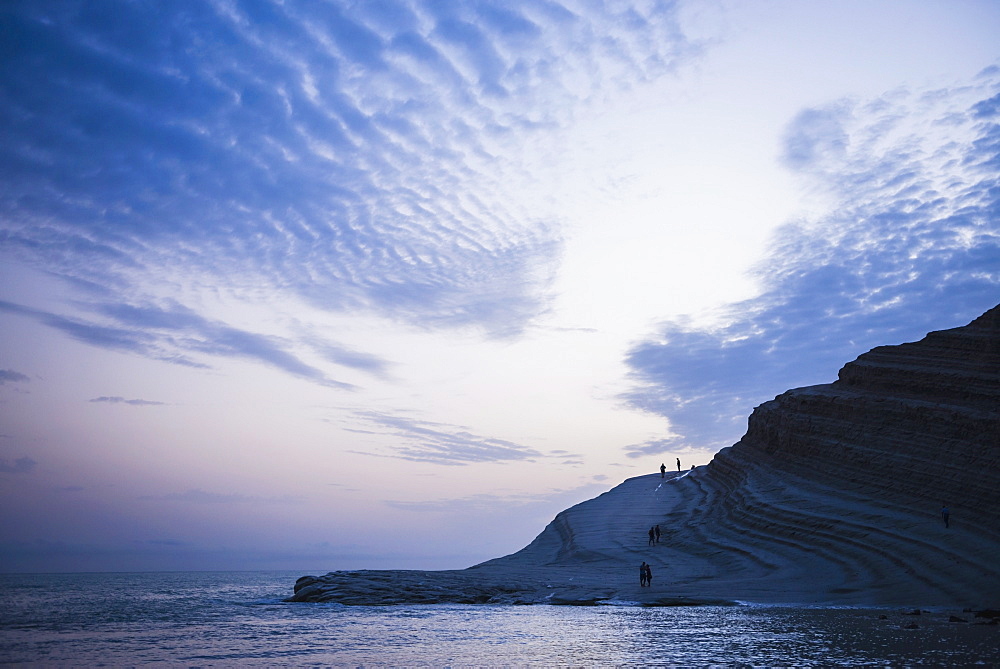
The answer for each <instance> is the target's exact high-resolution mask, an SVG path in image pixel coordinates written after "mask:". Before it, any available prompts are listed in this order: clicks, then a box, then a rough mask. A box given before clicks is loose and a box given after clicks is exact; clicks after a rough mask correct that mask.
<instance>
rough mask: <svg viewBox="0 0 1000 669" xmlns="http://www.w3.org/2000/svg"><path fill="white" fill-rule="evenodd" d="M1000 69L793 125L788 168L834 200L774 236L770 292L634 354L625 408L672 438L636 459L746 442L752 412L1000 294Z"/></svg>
mask: <svg viewBox="0 0 1000 669" xmlns="http://www.w3.org/2000/svg"><path fill="white" fill-rule="evenodd" d="M998 90H1000V76H998V73H997V72H996V70H995V68H994V70H993V71H992V72H984V73H983V74H982V75H980V77H978V78H977V79H976V80H975V81H974V82H973V83H971V84H968V85H963V86H956V87H955V88H952V89H947V90H939V91H925V92H907V91H894V92H892V93H889V94H887V95H885V96H883V97H882V98H879V99H876V100H872V101H870V102H867V103H865V102H857V101H854V102H850V101H842V102H839V103H835V104H833V105H829V106H827V107H824V108H822V109H819V110H808V111H806V112H803V113H802V114H799V115H798V116H797V117H796V118H795V119H793V120H792V122H791V124H790V127H789V130H788V133H787V140H786V147H785V156H786V160H787V162H788V164H789V166H790V167H791V168H793V169H794V170H796V172H797V173H798V174H799V175H800V176H801V177H802V178H803V179H806V180H807V182H808V183H811V184H812V185H813V187H814V188H815V190H816V192H823V193H824V194H825V197H829V198H831V199H832V201H833V202H835V206H833V208H832V209H831V210H830V211H829V212H828V213H827V214H825V215H823V216H822V217H819V218H818V219H816V220H813V221H799V222H791V223H789V224H788V225H786V226H785V227H784V228H782V229H781V230H779V232H778V233H777V234H776V235H775V237H774V239H773V242H772V245H771V249H770V252H769V254H768V256H767V257H766V258H765V259H764V260H763V261H762V262H761V263H760V264H759V266H758V268H757V269H756V272H755V273H756V278H757V279H758V280H759V282H760V285H761V286H762V287H763V290H762V291H761V294H760V295H759V296H758V297H755V298H753V299H750V300H746V301H744V302H740V303H737V304H733V305H729V306H728V307H725V308H723V309H721V310H718V311H717V312H715V313H713V314H711V316H712V318H711V322H712V323H713V324H712V325H704V324H703V323H704V322H705V321H695V320H694V319H691V318H689V319H676V320H672V321H669V322H665V323H663V324H662V325H661V326H660V327H659V328H658V331H657V332H656V335H655V337H652V338H649V339H647V340H646V341H643V342H640V343H638V344H636V345H635V346H633V347H632V348H631V350H630V351H629V352H628V356H627V363H628V365H629V367H630V368H631V374H632V378H633V380H634V381H635V383H636V385H635V386H634V387H633V389H632V390H631V391H630V392H628V393H626V395H625V399H626V400H627V401H628V402H629V404H631V405H632V406H634V407H636V408H640V409H643V410H646V411H649V412H653V413H657V414H661V415H663V416H666V417H667V418H668V419H669V420H670V425H671V429H672V431H673V432H674V433H675V434H674V435H673V436H671V437H669V438H668V439H666V440H662V441H652V442H649V443H648V444H644V445H638V446H633V447H630V448H631V454H632V455H635V454H651V453H654V452H661V451H663V450H672V451H673V450H677V449H680V448H684V447H690V448H696V449H711V450H717V449H718V448H721V447H724V446H727V445H729V444H732V443H733V442H735V441H736V440H737V439H738V438H739V436H740V434H742V432H743V431H744V430H745V426H746V422H745V421H746V417H747V416H748V415H749V413H750V410H751V409H752V408H753V407H754V406H755V405H757V404H760V403H761V402H764V401H767V400H770V399H772V398H773V397H774V396H775V395H777V394H779V393H781V392H784V391H785V390H787V389H789V388H795V387H801V386H806V385H812V384H817V383H828V382H831V381H834V380H835V379H836V374H837V370H838V369H839V368H840V367H841V366H842V365H843V364H845V363H846V362H849V361H850V360H852V359H853V358H855V357H856V356H858V355H859V354H861V353H863V352H865V351H867V350H869V349H871V348H873V347H874V346H877V345H883V344H894V343H901V342H903V341H913V340H916V339H919V338H921V337H922V336H923V335H924V334H925V333H926V332H928V331H931V330H935V329H942V328H948V327H957V326H960V325H964V324H965V323H967V322H969V321H970V320H972V319H973V318H974V317H976V316H978V315H979V314H980V313H982V312H984V311H986V310H987V309H989V308H991V307H993V306H995V305H996V304H997V301H998V295H1000V218H998V217H997V211H1000V192H998V190H997V188H996V184H997V182H998V179H1000V125H998V124H997V122H996V119H997V110H996V102H995V101H996V96H997V91H998Z"/></svg>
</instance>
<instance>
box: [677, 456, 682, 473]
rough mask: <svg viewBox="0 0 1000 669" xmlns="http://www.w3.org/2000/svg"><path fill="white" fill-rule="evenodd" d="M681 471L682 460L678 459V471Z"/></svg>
mask: <svg viewBox="0 0 1000 669" xmlns="http://www.w3.org/2000/svg"><path fill="white" fill-rule="evenodd" d="M680 470H681V459H680V458H677V471H680Z"/></svg>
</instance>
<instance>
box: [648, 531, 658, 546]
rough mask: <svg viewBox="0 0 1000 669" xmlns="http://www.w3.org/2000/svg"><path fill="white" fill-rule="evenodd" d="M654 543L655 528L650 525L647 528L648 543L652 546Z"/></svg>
mask: <svg viewBox="0 0 1000 669" xmlns="http://www.w3.org/2000/svg"><path fill="white" fill-rule="evenodd" d="M655 543H656V530H655V529H653V528H652V527H651V528H649V545H650V546H652V545H653V544H655Z"/></svg>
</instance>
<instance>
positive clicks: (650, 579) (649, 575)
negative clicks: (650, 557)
mask: <svg viewBox="0 0 1000 669" xmlns="http://www.w3.org/2000/svg"><path fill="white" fill-rule="evenodd" d="M643 564H646V563H645V562H643ZM646 587H648V588H652V587H653V570H652V569H650V568H649V565H648V564H646Z"/></svg>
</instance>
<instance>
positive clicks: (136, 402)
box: [87, 396, 163, 406]
mask: <svg viewBox="0 0 1000 669" xmlns="http://www.w3.org/2000/svg"><path fill="white" fill-rule="evenodd" d="M87 401H88V402H105V403H107V404H129V405H131V406H161V405H163V402H155V401H153V400H141V399H134V400H127V399H125V398H124V397H117V396H112V397H95V398H94V399H92V400H87Z"/></svg>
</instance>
